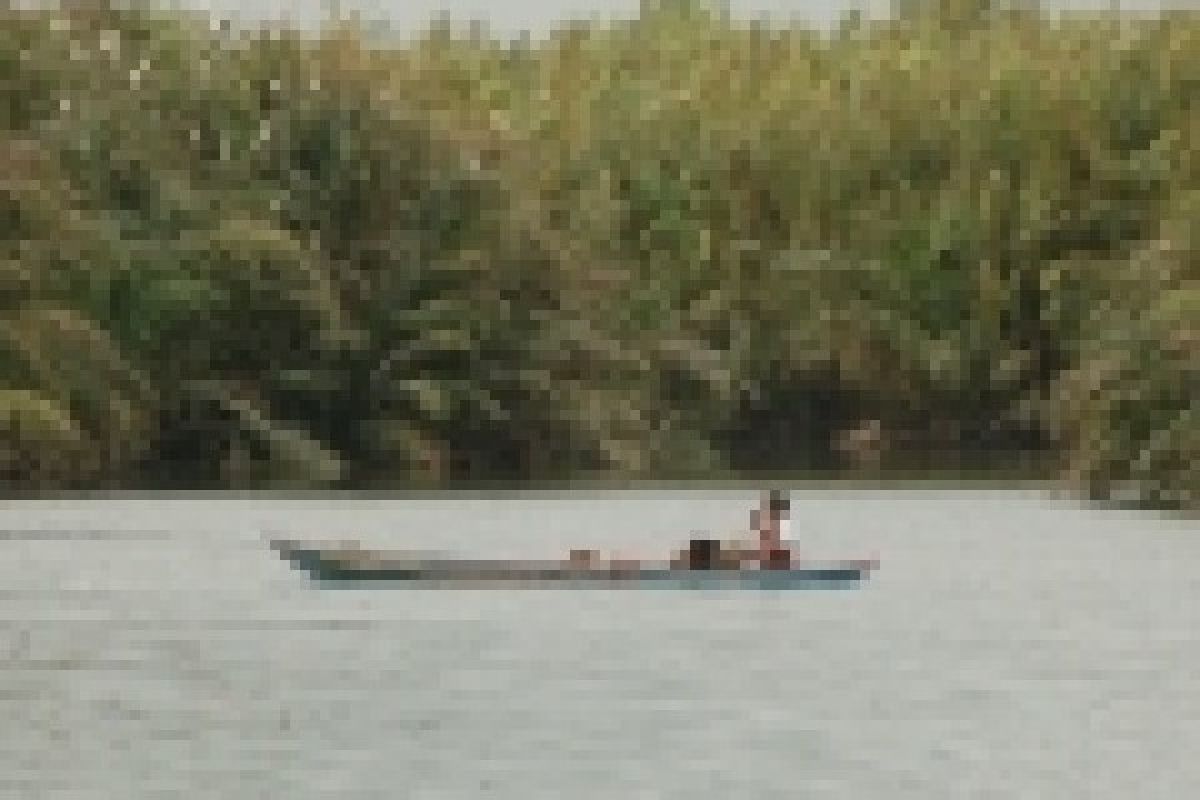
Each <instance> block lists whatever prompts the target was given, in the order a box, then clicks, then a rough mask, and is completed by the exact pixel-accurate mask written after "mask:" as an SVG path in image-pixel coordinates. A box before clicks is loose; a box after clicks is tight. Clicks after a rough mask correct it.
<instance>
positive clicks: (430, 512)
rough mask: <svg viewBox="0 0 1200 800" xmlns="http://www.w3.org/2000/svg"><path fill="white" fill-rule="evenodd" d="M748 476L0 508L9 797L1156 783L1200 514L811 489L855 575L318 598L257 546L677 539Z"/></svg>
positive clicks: (966, 789) (914, 792)
mask: <svg viewBox="0 0 1200 800" xmlns="http://www.w3.org/2000/svg"><path fill="white" fill-rule="evenodd" d="M754 500H755V497H754V495H753V493H751V492H746V491H740V490H739V491H711V490H708V491H649V490H647V491H627V492H616V491H613V492H590V493H562V494H557V495H552V494H542V495H536V494H535V495H522V496H516V495H514V496H508V497H495V496H493V497H484V496H478V495H476V496H469V495H467V496H462V497H460V498H458V499H450V498H443V499H437V500H429V499H408V500H403V499H401V500H373V501H368V500H362V499H357V500H353V499H335V498H331V499H324V500H319V499H290V500H289V499H262V498H260V499H249V498H222V497H205V496H197V497H195V498H188V499H175V500H153V501H152V500H121V499H112V500H98V501H73V502H67V501H44V502H23V503H17V502H13V503H7V504H3V505H0V720H4V722H3V724H0V796H3V797H19V798H40V797H50V798H56V797H64V798H65V797H79V798H105V797H120V798H143V797H147V798H148V797H186V798H195V797H200V798H204V797H214V798H215V797H220V798H232V797H270V798H274V797H280V798H318V797H322V798H323V797H330V796H340V797H356V798H358V797H379V798H394V797H406V798H443V797H445V798H460V797H473V796H485V797H498V798H531V797H546V798H560V797H564V796H570V797H573V798H593V797H595V798H609V797H638V798H660V797H661V798H675V797H679V798H694V797H718V798H725V797H764V798H769V797H781V798H782V797H788V798H793V797H885V798H895V797H902V798H907V797H912V798H929V797H954V798H959V797H997V798H1010V797H1046V798H1060V797H1123V798H1128V797H1139V798H1148V797H1163V798H1178V797H1185V796H1192V795H1193V794H1194V787H1195V785H1196V783H1197V781H1198V780H1200V766H1197V765H1196V764H1197V762H1196V760H1195V758H1194V754H1195V753H1196V752H1197V751H1200V680H1198V679H1197V677H1196V676H1197V674H1198V670H1197V664H1200V626H1198V625H1197V622H1198V618H1197V615H1198V613H1200V577H1197V574H1196V566H1197V565H1200V524H1198V523H1196V522H1195V521H1188V520H1165V519H1161V518H1157V517H1154V516H1151V515H1142V514H1132V513H1115V512H1101V511H1088V510H1081V509H1079V508H1076V507H1072V506H1071V505H1070V504H1069V502H1068V501H1065V500H1060V499H1054V498H1051V497H1048V496H1046V495H1039V494H1036V493H1030V492H1014V491H979V490H959V491H950V490H895V491H888V490H800V489H798V490H796V491H795V492H794V493H793V508H794V516H795V517H796V518H797V522H796V523H795V529H796V533H797V534H798V538H800V539H801V540H802V541H803V542H804V544H805V547H806V549H807V550H808V553H809V554H811V555H812V556H813V557H817V558H824V557H832V558H838V557H862V556H871V555H875V556H878V557H879V558H880V559H881V561H882V567H881V570H880V572H879V573H878V574H877V575H876V576H875V577H874V578H873V579H872V580H871V581H870V582H869V583H868V584H866V585H865V586H864V587H863V588H861V589H859V590H855V591H844V592H833V591H807V592H781V593H766V592H733V591H728V592H604V591H576V592H570V591H552V592H539V591H520V590H511V591H460V592H454V591H451V592H446V591H440V592H439V591H419V590H405V591H357V592H355V591H349V592H339V591H322V590H318V589H314V588H312V587H310V586H309V585H308V584H307V583H306V582H305V580H304V579H303V577H302V576H301V575H299V574H297V573H294V572H291V571H290V570H289V569H288V568H287V567H286V566H285V565H283V564H282V563H280V562H278V561H276V560H274V558H273V556H272V554H271V553H270V552H269V551H268V550H267V549H266V548H265V547H264V545H263V538H264V536H269V535H270V534H272V533H276V534H285V535H288V536H293V537H298V538H304V537H311V538H323V539H328V538H356V539H359V540H361V541H363V542H365V543H368V544H371V545H381V546H397V547H420V548H425V547H430V548H440V549H451V550H462V551H467V550H470V551H471V552H483V553H487V554H489V555H491V554H495V555H504V554H508V555H514V556H522V555H529V556H537V555H551V554H559V553H562V552H564V551H565V550H566V549H567V548H569V547H571V546H586V545H594V546H599V547H603V548H606V549H617V550H625V551H627V552H630V553H631V554H639V553H640V554H646V555H650V556H655V555H658V554H660V553H661V552H662V550H664V549H665V548H666V547H668V546H670V545H673V544H675V543H677V542H679V541H680V540H682V539H683V538H685V537H686V536H687V534H688V532H689V531H692V530H699V529H707V530H715V531H719V532H722V533H727V532H730V531H732V530H734V529H736V528H737V527H738V526H739V525H743V524H744V523H746V522H747V509H748V508H749V507H750V506H751V505H752V504H753V502H754Z"/></svg>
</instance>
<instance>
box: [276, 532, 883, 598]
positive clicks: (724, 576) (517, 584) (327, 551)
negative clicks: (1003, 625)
mask: <svg viewBox="0 0 1200 800" xmlns="http://www.w3.org/2000/svg"><path fill="white" fill-rule="evenodd" d="M271 547H272V549H274V550H275V551H276V552H277V553H278V554H279V556H280V558H282V559H283V560H284V561H287V562H288V563H290V564H291V565H292V567H293V568H295V569H297V570H300V571H302V572H305V573H307V574H308V575H309V576H310V577H311V578H312V579H313V580H315V581H317V582H318V583H319V584H321V585H323V586H328V587H331V588H351V587H360V588H367V587H372V588H374V587H380V588H382V587H384V586H390V587H397V588H405V587H407V588H501V587H512V588H555V587H557V588H589V587H591V588H614V589H615V588H625V589H632V588H646V589H650V588H696V589H722V588H729V589H843V588H853V587H855V586H858V585H859V584H860V583H861V582H862V581H864V580H866V579H867V578H868V577H869V576H870V574H871V572H872V571H873V570H874V569H875V568H876V567H877V566H878V565H877V563H876V562H874V561H870V560H855V561H834V562H802V563H800V564H797V565H793V566H791V567H789V568H786V569H743V570H733V569H705V570H697V569H679V568H672V567H669V566H667V565H665V564H664V565H654V564H643V565H641V566H638V567H633V568H629V567H617V566H611V565H608V564H603V565H599V566H598V567H581V566H578V565H571V564H567V563H564V562H562V561H553V560H551V561H520V560H513V559H462V558H448V557H444V556H432V555H428V554H419V553H404V552H389V551H379V550H365V549H361V548H359V547H356V546H352V545H351V546H347V545H329V546H323V545H316V544H304V543H299V542H291V541H286V540H274V541H272V542H271Z"/></svg>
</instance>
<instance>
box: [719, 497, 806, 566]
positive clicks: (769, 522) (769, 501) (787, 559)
mask: <svg viewBox="0 0 1200 800" xmlns="http://www.w3.org/2000/svg"><path fill="white" fill-rule="evenodd" d="M790 516H791V503H790V502H789V501H788V497H787V494H786V493H785V492H783V491H780V490H778V489H772V490H770V491H769V492H763V494H762V501H761V503H760V504H759V507H758V508H757V509H756V510H754V511H752V512H751V513H750V527H751V530H752V531H753V532H754V533H756V534H757V540H756V541H743V542H739V543H736V544H734V545H733V547H732V548H731V549H732V550H733V552H734V554H735V555H736V558H737V560H738V561H739V562H740V564H753V565H756V566H758V567H759V568H760V569H787V568H788V567H789V566H790V565H791V561H792V558H793V551H792V548H791V546H790V543H789V542H788V535H789V534H790V532H791V520H790Z"/></svg>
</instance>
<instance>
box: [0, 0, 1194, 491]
mask: <svg viewBox="0 0 1200 800" xmlns="http://www.w3.org/2000/svg"><path fill="white" fill-rule="evenodd" d="M0 9H3V10H0V365H2V366H0V480H2V481H4V483H5V485H6V486H8V487H10V488H11V489H26V488H32V489H42V488H48V487H143V486H155V485H183V486H192V487H198V486H221V485H224V486H262V485H293V486H320V485H328V486H376V485H387V486H396V485H407V484H412V483H414V482H425V483H430V482H432V483H439V482H445V481H455V480H461V479H535V480H536V479H546V478H560V477H564V476H580V475H597V474H601V475H619V476H627V477H639V476H666V475H671V476H686V475H692V476H711V475H717V474H721V475H729V474H731V471H732V472H745V471H747V470H749V471H754V470H764V469H769V470H785V471H787V470H810V469H818V470H829V469H834V470H836V469H843V468H863V467H864V466H866V467H872V468H880V469H883V470H885V471H886V470H888V469H905V470H911V469H913V468H917V469H921V468H940V469H945V468H958V469H962V470H967V469H973V468H975V467H978V466H980V465H990V466H995V465H998V464H1003V465H1008V466H1012V465H1018V466H1019V465H1025V466H1026V467H1027V468H1029V469H1035V468H1036V469H1039V470H1040V469H1043V468H1045V467H1047V466H1048V467H1049V468H1050V469H1051V470H1055V471H1057V472H1058V473H1060V474H1061V475H1062V476H1063V478H1064V479H1067V480H1069V481H1071V482H1072V483H1073V484H1074V485H1078V486H1081V487H1085V488H1086V489H1087V490H1088V491H1089V492H1091V493H1093V494H1094V495H1096V496H1112V495H1114V494H1116V495H1119V496H1121V497H1125V496H1128V497H1131V498H1138V499H1140V500H1143V501H1146V502H1150V503H1153V504H1158V505H1170V506H1177V507H1179V506H1182V507H1192V508H1194V507H1196V506H1197V505H1198V504H1200V477H1198V472H1200V470H1198V469H1197V466H1198V465H1200V406H1198V403H1197V397H1198V396H1200V393H1198V392H1197V375H1198V369H1200V266H1198V261H1197V253H1198V252H1200V241H1197V238H1196V233H1195V229H1196V227H1197V226H1196V224H1195V223H1196V221H1197V219H1198V218H1200V188H1198V187H1200V161H1198V158H1200V157H1198V151H1200V147H1198V146H1197V142H1200V15H1198V14H1196V13H1194V12H1164V13H1163V14H1161V15H1159V16H1156V17H1154V18H1147V19H1140V20H1133V19H1130V18H1122V17H1120V16H1117V15H1115V14H1097V13H1090V14H1088V15H1081V16H1078V17H1068V16H1064V17H1055V16H1051V15H1049V14H1046V13H1043V12H1040V11H1038V10H1037V9H1035V8H1029V7H1022V8H1000V7H999V6H998V4H995V3H989V2H986V0H940V2H936V3H923V4H922V3H917V4H898V5H897V13H896V14H895V16H894V17H893V18H892V19H889V20H874V21H865V20H862V19H859V18H855V17H847V18H846V19H845V21H844V23H843V24H842V25H841V26H840V27H839V28H838V29H836V30H835V31H833V32H831V33H828V32H826V33H823V32H818V31H812V30H806V29H804V28H801V27H799V26H795V27H790V28H770V27H767V26H763V25H752V24H749V23H740V22H736V21H733V20H730V19H728V18H727V17H726V16H724V15H723V14H721V13H719V12H716V11H713V10H711V9H709V8H707V7H706V6H705V5H703V4H700V3H695V2H680V1H679V0H676V1H675V2H670V3H656V4H649V3H648V4H647V5H646V6H645V8H644V9H643V12H642V14H641V16H640V17H639V18H638V19H637V20H634V21H632V22H623V23H615V24H612V25H599V24H595V23H589V24H574V25H570V26H566V27H563V28H561V29H559V30H558V31H557V32H556V33H554V34H553V35H551V36H549V37H548V38H546V39H544V40H539V41H534V42H529V41H519V42H516V43H509V42H507V41H504V42H501V41H498V40H491V39H488V38H486V37H484V36H479V35H475V36H465V35H464V36H458V35H455V34H452V33H450V32H449V31H448V30H445V29H442V30H439V29H436V28H435V29H433V30H432V31H431V32H430V33H429V34H428V35H426V36H425V37H424V38H422V39H421V40H419V41H411V42H408V41H406V42H393V43H384V44H381V43H379V42H378V41H377V40H372V39H369V38H368V37H367V35H366V34H365V33H364V32H362V31H360V30H358V29H356V28H354V27H353V26H350V25H344V24H343V25H337V26H331V27H329V28H327V29H326V30H324V31H323V32H322V33H321V34H320V35H315V36H314V35H305V34H303V33H301V32H298V31H291V30H280V29H275V30H264V31H258V32H255V33H253V34H247V33H244V32H243V33H238V32H236V31H230V30H229V29H228V28H227V27H225V26H221V25H216V24H211V23H210V20H208V19H206V18H202V17H193V16H187V15H183V14H179V13H171V14H163V13H160V12H156V13H150V12H145V11H137V10H128V9H124V10H118V9H115V8H108V7H104V6H103V5H97V4H94V3H92V4H77V5H72V6H70V7H68V8H65V9H58V10H42V11H29V10H15V9H11V8H8V7H7V6H3V7H0Z"/></svg>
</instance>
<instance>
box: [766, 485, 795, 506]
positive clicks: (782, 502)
mask: <svg viewBox="0 0 1200 800" xmlns="http://www.w3.org/2000/svg"><path fill="white" fill-rule="evenodd" d="M768 503H769V506H770V509H771V510H772V511H790V510H791V505H792V504H791V503H790V502H789V501H788V496H787V494H786V493H785V492H782V491H780V490H779V489H772V490H771V494H770V497H769V499H768Z"/></svg>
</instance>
